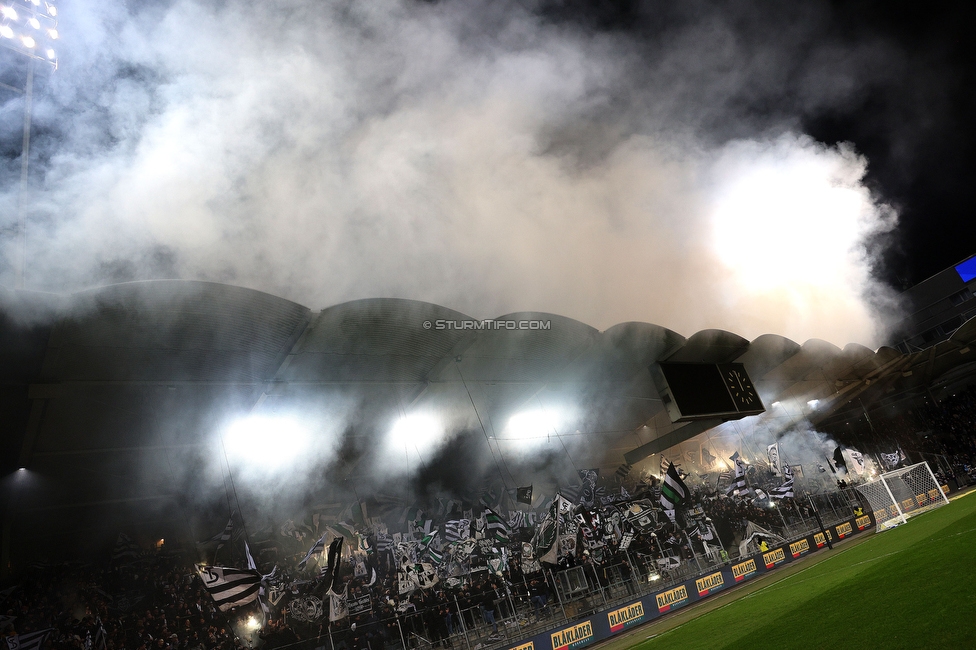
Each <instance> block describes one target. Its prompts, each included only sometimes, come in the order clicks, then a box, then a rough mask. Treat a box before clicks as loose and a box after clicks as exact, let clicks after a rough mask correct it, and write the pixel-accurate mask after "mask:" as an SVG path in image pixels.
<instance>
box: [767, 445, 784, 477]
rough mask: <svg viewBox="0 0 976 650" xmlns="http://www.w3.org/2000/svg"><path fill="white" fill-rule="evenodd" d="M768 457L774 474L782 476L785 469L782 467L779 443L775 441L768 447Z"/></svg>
mask: <svg viewBox="0 0 976 650" xmlns="http://www.w3.org/2000/svg"><path fill="white" fill-rule="evenodd" d="M766 458H767V459H768V460H769V469H770V470H772V472H773V476H782V475H783V470H782V468H780V464H779V463H780V458H779V443H778V442H774V443H773V444H771V445H769V446H768V447H766Z"/></svg>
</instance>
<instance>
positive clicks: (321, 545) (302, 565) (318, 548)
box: [298, 531, 329, 569]
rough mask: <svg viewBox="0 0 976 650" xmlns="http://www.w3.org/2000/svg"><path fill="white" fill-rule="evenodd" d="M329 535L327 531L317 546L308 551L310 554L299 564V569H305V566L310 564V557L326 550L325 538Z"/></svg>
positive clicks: (314, 545) (316, 543)
mask: <svg viewBox="0 0 976 650" xmlns="http://www.w3.org/2000/svg"><path fill="white" fill-rule="evenodd" d="M328 534H329V533H328V531H326V532H325V534H323V535H322V536H321V537H319V541H317V542H315V544H313V545H312V548H310V549H308V553H306V554H305V558H304V559H303V560H302V561H301V562H299V563H298V568H299V569H304V568H305V565H306V564H307V563H308V559H309V558H310V557H312V556H313V555H315V554H316V553H321V552H322V551H324V550H325V538H326V536H328Z"/></svg>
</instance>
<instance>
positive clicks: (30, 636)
mask: <svg viewBox="0 0 976 650" xmlns="http://www.w3.org/2000/svg"><path fill="white" fill-rule="evenodd" d="M53 631H54V628H53V627H49V628H47V629H46V630H41V631H40V632H28V633H27V634H14V635H11V636H8V637H7V647H8V648H10V650H38V649H39V648H40V647H41V646H42V645H44V641H45V639H47V635H49V634H50V633H51V632H53Z"/></svg>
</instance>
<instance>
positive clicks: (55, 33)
mask: <svg viewBox="0 0 976 650" xmlns="http://www.w3.org/2000/svg"><path fill="white" fill-rule="evenodd" d="M47 35H48V36H50V37H51V38H53V39H55V40H57V38H58V30H56V29H49V30H47Z"/></svg>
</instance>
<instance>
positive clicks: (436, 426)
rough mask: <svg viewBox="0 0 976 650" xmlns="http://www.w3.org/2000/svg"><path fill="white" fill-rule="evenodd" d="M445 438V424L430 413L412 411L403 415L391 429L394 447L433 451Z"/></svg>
mask: <svg viewBox="0 0 976 650" xmlns="http://www.w3.org/2000/svg"><path fill="white" fill-rule="evenodd" d="M443 440H444V425H443V424H442V423H441V421H440V420H439V419H438V418H436V417H434V416H433V415H431V414H428V413H411V414H410V415H405V416H403V417H401V418H400V419H399V420H397V421H396V423H395V424H394V425H393V429H392V430H391V431H390V438H389V441H390V444H391V445H392V446H393V447H394V449H407V450H408V451H411V450H412V451H416V452H417V453H419V454H424V453H427V452H430V451H433V449H434V448H435V447H437V445H438V444H440V443H441V442H442V441H443Z"/></svg>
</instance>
